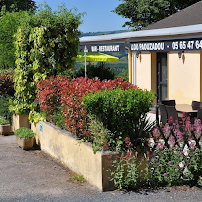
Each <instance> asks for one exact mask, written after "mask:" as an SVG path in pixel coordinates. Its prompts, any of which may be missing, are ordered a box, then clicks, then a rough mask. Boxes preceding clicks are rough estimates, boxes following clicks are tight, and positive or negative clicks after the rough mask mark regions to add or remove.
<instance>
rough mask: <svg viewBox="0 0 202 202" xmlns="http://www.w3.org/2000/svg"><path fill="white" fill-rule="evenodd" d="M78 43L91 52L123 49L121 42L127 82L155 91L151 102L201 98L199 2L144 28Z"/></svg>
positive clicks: (201, 14) (201, 11) (187, 101)
mask: <svg viewBox="0 0 202 202" xmlns="http://www.w3.org/2000/svg"><path fill="white" fill-rule="evenodd" d="M80 42H81V45H82V46H84V45H86V46H87V48H88V50H90V51H92V50H93V51H94V52H102V51H100V50H111V51H112V52H113V51H114V52H115V51H123V50H124V48H123V47H124V45H125V48H127V49H128V54H129V81H130V82H131V83H133V84H135V85H137V86H138V87H140V88H142V89H148V90H153V91H155V92H156V93H157V95H158V98H157V100H155V103H154V104H156V103H157V102H160V101H161V100H167V99H169V100H170V99H175V101H176V103H177V104H191V102H192V100H197V101H202V1H200V2H198V3H196V4H194V5H192V6H190V7H188V8H186V9H184V10H182V11H180V12H178V13H176V14H174V15H172V16H169V17H168V18H165V19H164V20H161V21H159V22H157V23H154V24H152V25H150V26H148V27H146V28H145V29H144V30H141V31H136V32H126V33H121V34H112V35H102V36H91V37H82V38H80ZM92 46H93V49H92ZM118 46H119V47H120V48H118Z"/></svg>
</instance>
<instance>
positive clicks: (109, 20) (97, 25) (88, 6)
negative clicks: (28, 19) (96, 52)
mask: <svg viewBox="0 0 202 202" xmlns="http://www.w3.org/2000/svg"><path fill="white" fill-rule="evenodd" d="M34 1H35V2H36V4H37V5H38V4H40V3H44V0H34ZM46 3H47V4H48V5H49V6H50V7H51V8H52V10H57V6H61V5H62V3H65V6H66V7H67V8H68V9H71V8H73V7H74V6H75V7H76V8H77V9H78V13H83V12H86V13H87V14H86V15H85V16H84V17H83V18H82V20H83V24H82V25H81V26H80V27H79V30H80V31H82V32H84V33H85V32H99V31H115V30H126V29H128V27H124V28H123V27H122V25H123V24H124V22H125V21H126V19H124V18H122V17H121V16H119V15H117V14H116V13H113V12H111V11H112V10H113V9H114V8H115V7H117V6H118V5H119V4H120V3H121V1H119V0H46Z"/></svg>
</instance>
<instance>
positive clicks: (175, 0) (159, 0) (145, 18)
mask: <svg viewBox="0 0 202 202" xmlns="http://www.w3.org/2000/svg"><path fill="white" fill-rule="evenodd" d="M119 1H122V3H121V4H120V5H119V6H117V7H116V8H115V9H114V10H113V11H112V12H115V13H117V14H118V15H121V16H122V17H124V18H128V19H129V21H126V22H125V24H124V25H123V27H125V26H129V27H130V28H132V29H133V30H140V29H142V28H144V27H146V26H148V25H149V24H151V23H154V22H157V21H159V20H162V19H164V18H166V17H168V16H170V15H172V14H174V13H176V12H177V11H179V10H181V9H184V8H186V7H188V6H190V5H192V4H194V3H196V2H198V1H199V0H166V1H165V0H119Z"/></svg>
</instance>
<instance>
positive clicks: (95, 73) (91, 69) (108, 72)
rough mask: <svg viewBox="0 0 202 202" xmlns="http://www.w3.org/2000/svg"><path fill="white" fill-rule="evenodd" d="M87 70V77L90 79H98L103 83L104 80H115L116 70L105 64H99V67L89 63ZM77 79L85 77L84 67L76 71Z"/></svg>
mask: <svg viewBox="0 0 202 202" xmlns="http://www.w3.org/2000/svg"><path fill="white" fill-rule="evenodd" d="M86 68H87V76H88V78H89V79H92V78H94V77H98V78H99V79H100V80H101V81H102V80H104V79H107V80H109V79H114V78H115V72H114V69H113V68H111V67H110V66H109V65H107V64H105V63H104V62H103V63H102V62H99V63H98V64H97V65H94V64H92V63H88V64H87V66H86ZM76 77H85V67H84V65H82V66H80V67H79V69H78V70H77V71H76Z"/></svg>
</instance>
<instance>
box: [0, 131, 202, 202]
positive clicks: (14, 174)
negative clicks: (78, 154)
mask: <svg viewBox="0 0 202 202" xmlns="http://www.w3.org/2000/svg"><path fill="white" fill-rule="evenodd" d="M71 175H72V174H71V172H70V170H69V169H68V168H66V167H64V166H62V165H61V164H60V163H59V162H58V161H56V160H54V159H52V158H51V157H50V156H48V155H46V154H45V153H43V152H42V151H40V150H31V151H24V150H22V149H21V148H19V147H18V146H17V144H16V143H15V136H13V135H11V136H1V135H0V202H7V201H10V202H15V201H20V202H24V201H26V202H32V201H33V202H35V201H40V202H44V201H48V202H49V201H50V202H52V201H54V202H55V201H61V202H66V201H67V202H74V201H75V202H91V201H92V202H97V201H98V202H99V201H106V202H108V201H109V202H110V201H111V202H118V201H120V202H122V201H124V202H125V201H127V202H133V201H134V202H136V201H137V202H141V201H142V202H167V201H176V202H178V201H184V202H185V201H187V202H195V201H197V202H198V201H202V191H201V190H197V189H191V190H189V191H186V190H185V191H180V192H179V191H171V192H168V191H166V190H165V191H163V190H161V191H148V192H146V191H141V192H121V191H110V192H104V193H101V192H99V191H98V190H97V189H96V188H95V187H94V186H91V185H90V184H89V183H87V182H84V183H82V185H79V184H78V183H76V182H72V181H71V180H70V179H71Z"/></svg>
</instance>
